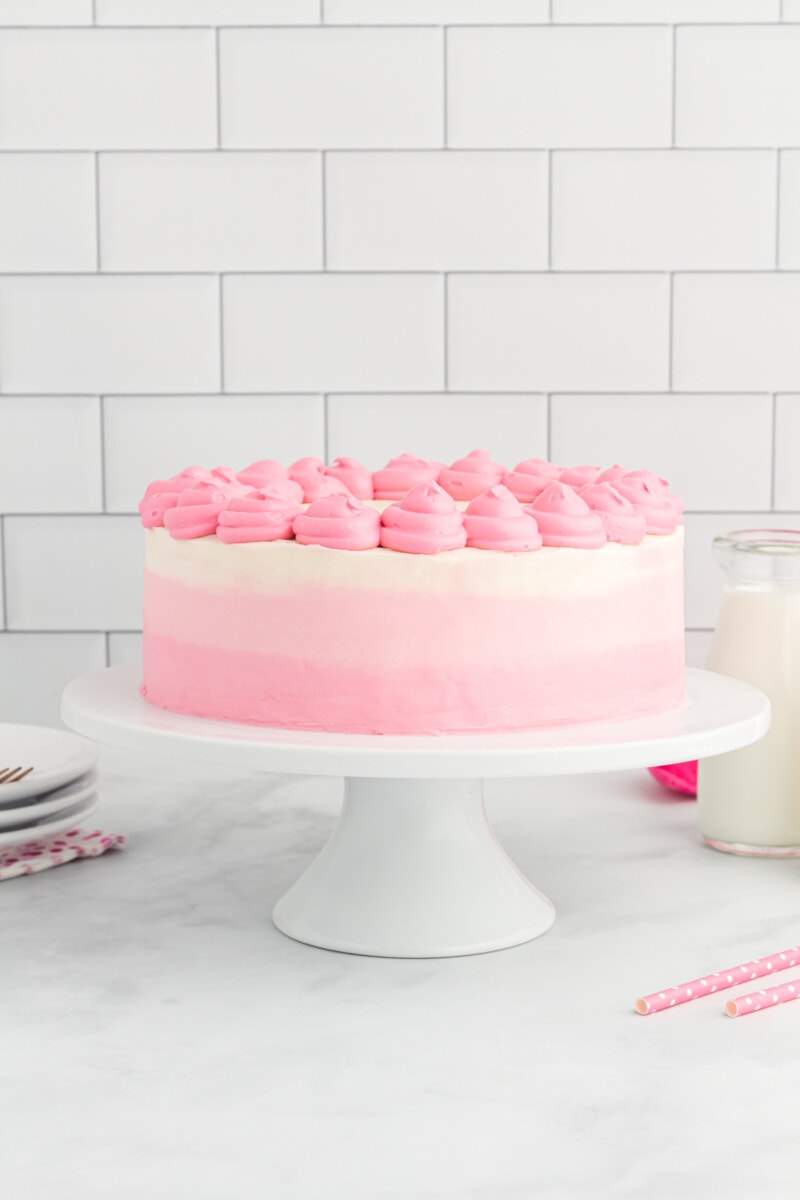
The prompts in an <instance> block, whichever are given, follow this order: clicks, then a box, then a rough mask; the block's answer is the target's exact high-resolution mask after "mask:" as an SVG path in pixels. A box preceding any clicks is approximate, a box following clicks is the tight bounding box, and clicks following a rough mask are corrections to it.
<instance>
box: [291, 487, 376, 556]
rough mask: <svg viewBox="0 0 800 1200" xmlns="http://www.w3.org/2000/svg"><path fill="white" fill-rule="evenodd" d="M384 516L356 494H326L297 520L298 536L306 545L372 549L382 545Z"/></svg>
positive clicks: (295, 526)
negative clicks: (382, 519) (381, 533)
mask: <svg viewBox="0 0 800 1200" xmlns="http://www.w3.org/2000/svg"><path fill="white" fill-rule="evenodd" d="M380 527H381V516H380V513H379V512H378V511H377V509H374V508H368V507H367V505H366V504H362V502H361V501H360V500H356V498H355V496H351V495H350V493H349V492H348V493H347V494H346V495H341V494H340V495H331V496H322V497H321V498H320V499H319V500H315V501H314V503H313V504H311V505H310V506H309V507H308V508H307V509H306V511H305V512H302V513H300V515H299V516H297V517H295V519H294V535H295V537H296V538H297V540H298V542H301V543H302V544H303V545H304V546H327V547H328V548H329V549H331V550H372V549H374V548H375V547H376V546H379V545H380V540H381V538H380Z"/></svg>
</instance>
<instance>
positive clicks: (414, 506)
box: [381, 481, 467, 554]
mask: <svg viewBox="0 0 800 1200" xmlns="http://www.w3.org/2000/svg"><path fill="white" fill-rule="evenodd" d="M466 544H467V531H466V529H465V528H464V518H463V516H462V514H461V513H460V512H459V511H458V509H457V508H456V505H455V501H454V500H453V498H452V496H448V494H447V492H446V491H444V489H443V488H440V487H439V485H438V483H434V482H433V481H430V482H429V483H421V484H420V485H419V487H415V488H412V489H411V491H410V492H408V493H407V494H406V495H405V496H404V497H403V499H402V500H401V501H400V503H399V504H390V505H389V507H388V508H385V509H384V510H383V513H382V514H381V545H382V546H385V547H386V549H387V550H401V551H403V552H404V553H405V554H440V553H441V552H442V551H444V550H460V549H462V547H464V546H465V545H466Z"/></svg>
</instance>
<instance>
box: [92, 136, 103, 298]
mask: <svg viewBox="0 0 800 1200" xmlns="http://www.w3.org/2000/svg"><path fill="white" fill-rule="evenodd" d="M94 243H95V257H96V259H97V265H96V268H95V270H96V271H98V272H99V271H102V261H103V260H102V256H101V251H100V152H99V151H95V155H94ZM90 274H91V272H90Z"/></svg>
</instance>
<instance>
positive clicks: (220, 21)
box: [94, 0, 320, 25]
mask: <svg viewBox="0 0 800 1200" xmlns="http://www.w3.org/2000/svg"><path fill="white" fill-rule="evenodd" d="M94 5H95V14H96V21H97V24H98V25H305V24H309V25H315V24H316V23H317V22H318V21H319V10H320V0H94Z"/></svg>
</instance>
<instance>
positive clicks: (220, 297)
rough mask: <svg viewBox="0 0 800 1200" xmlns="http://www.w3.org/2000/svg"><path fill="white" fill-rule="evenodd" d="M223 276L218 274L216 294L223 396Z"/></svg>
mask: <svg viewBox="0 0 800 1200" xmlns="http://www.w3.org/2000/svg"><path fill="white" fill-rule="evenodd" d="M224 278H225V276H224V275H223V273H222V272H221V271H220V274H219V289H218V292H217V305H218V307H219V321H218V335H219V390H220V392H221V393H222V394H223V395H224V393H225V319H224V315H223V303H224V301H223V295H224V290H225V289H224V287H223V279H224Z"/></svg>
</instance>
